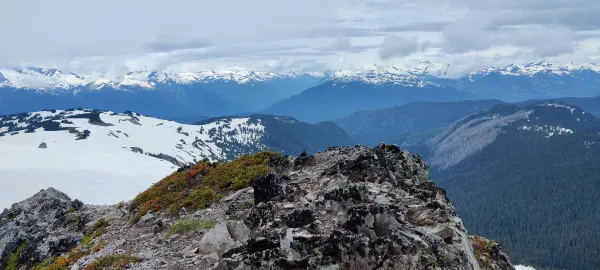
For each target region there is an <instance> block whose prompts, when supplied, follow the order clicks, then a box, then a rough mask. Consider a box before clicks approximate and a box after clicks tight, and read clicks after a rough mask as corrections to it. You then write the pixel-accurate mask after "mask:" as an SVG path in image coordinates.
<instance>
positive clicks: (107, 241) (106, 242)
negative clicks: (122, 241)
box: [92, 240, 110, 253]
mask: <svg viewBox="0 0 600 270" xmlns="http://www.w3.org/2000/svg"><path fill="white" fill-rule="evenodd" d="M108 244H110V241H109V240H102V242H100V243H98V244H97V245H95V246H94V247H93V248H92V252H93V253H96V252H98V251H100V250H101V249H102V248H103V247H105V246H106V245H108Z"/></svg>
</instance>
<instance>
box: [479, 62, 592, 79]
mask: <svg viewBox="0 0 600 270" xmlns="http://www.w3.org/2000/svg"><path fill="white" fill-rule="evenodd" d="M584 70H587V71H592V72H596V73H598V72H600V65H598V64H595V63H588V64H575V63H570V64H567V65H557V64H554V63H550V62H546V61H541V62H537V63H530V64H526V65H514V64H513V65H508V66H506V67H488V68H484V69H479V70H476V71H473V72H471V73H470V74H469V75H468V77H469V78H470V79H475V78H476V77H481V76H485V75H488V74H490V73H498V74H501V75H508V76H535V75H537V74H543V73H546V74H555V75H571V74H572V73H573V72H576V71H584Z"/></svg>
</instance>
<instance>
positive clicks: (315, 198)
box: [0, 145, 514, 270]
mask: <svg viewBox="0 0 600 270" xmlns="http://www.w3.org/2000/svg"><path fill="white" fill-rule="evenodd" d="M270 166H271V168H272V169H273V172H272V173H269V174H267V175H265V176H264V177H261V178H259V179H256V180H255V181H253V183H252V187H250V188H246V189H241V190H238V191H234V192H231V193H230V194H228V195H227V196H224V197H223V198H222V199H221V200H220V201H219V202H217V203H215V204H213V205H212V206H211V207H209V208H207V209H204V210H199V211H195V212H193V213H188V211H186V209H185V208H182V209H181V210H180V211H179V216H178V217H172V216H169V215H166V214H165V213H162V212H161V211H158V212H154V213H148V214H146V215H145V216H143V217H142V218H140V219H139V222H138V223H136V224H132V223H131V221H130V220H131V217H132V213H129V212H128V210H127V209H128V207H126V206H127V205H126V204H125V205H124V204H120V205H115V206H103V207H100V206H83V207H82V205H81V204H80V203H78V202H72V201H70V200H69V199H68V197H66V195H64V194H62V193H59V192H57V191H55V190H53V189H49V190H46V191H42V192H40V193H38V194H36V195H35V196H34V197H32V198H30V199H28V200H27V201H24V202H21V203H18V204H15V205H13V207H12V208H11V209H9V210H5V211H4V212H3V213H2V215H1V216H0V219H1V220H0V237H2V238H0V239H1V242H0V251H1V252H2V258H3V260H2V261H0V263H2V264H0V266H2V265H6V263H7V261H8V259H4V258H8V257H10V256H11V254H15V251H16V250H17V249H18V247H19V246H20V245H21V244H22V243H24V242H25V241H29V244H28V247H27V248H26V250H27V252H24V253H23V254H18V255H19V259H18V262H19V265H27V266H31V265H33V263H35V262H39V261H42V260H43V259H45V258H47V257H48V256H54V255H58V254H61V252H66V250H67V249H68V248H72V247H75V246H77V245H79V246H78V252H80V256H77V257H75V258H74V259H73V260H72V261H71V262H70V263H69V264H68V266H69V267H71V269H80V268H84V267H86V266H89V265H91V264H93V263H94V262H98V261H99V259H100V258H107V257H110V256H114V255H115V254H126V255H127V256H131V257H127V258H129V259H130V260H124V259H122V260H121V261H120V262H121V263H122V264H121V266H128V267H131V268H134V269H219V270H225V269H407V270H410V269H464V270H471V269H477V270H478V269H494V270H496V269H497V270H500V269H502V270H504V269H514V268H513V266H512V265H511V263H510V260H509V258H508V256H507V254H506V253H505V252H504V251H503V250H502V248H501V247H500V246H499V245H497V244H496V243H495V242H493V241H489V240H487V239H484V238H481V237H469V236H468V235H467V231H466V229H465V228H464V226H463V224H462V222H461V220H460V219H459V218H458V217H457V216H456V213H455V211H454V208H453V206H452V205H451V203H450V202H449V200H448V198H447V197H446V193H445V191H444V190H443V189H441V188H438V187H437V186H436V185H435V184H434V183H433V182H431V181H430V180H429V178H428V172H427V169H428V168H427V165H426V164H425V163H424V162H423V160H422V159H421V158H420V157H419V156H410V155H409V154H408V152H406V151H402V150H401V149H399V148H398V147H397V146H394V145H380V146H379V147H376V148H367V147H360V146H357V147H336V148H330V149H328V150H326V151H323V152H321V153H317V154H315V155H313V156H307V155H302V156H300V157H297V158H294V157H287V156H286V157H283V156H281V157H276V158H273V159H272V160H271V162H270ZM185 169H187V168H184V169H183V170H185ZM71 207H72V208H73V209H74V210H71V213H72V214H78V215H82V216H85V221H84V222H83V223H82V224H86V225H84V226H83V227H84V228H79V227H76V226H75V227H74V226H70V225H69V223H68V217H67V216H68V215H69V214H71V213H69V209H71ZM42 209H44V210H46V211H42ZM40 211H41V212H40ZM36 213H37V214H36ZM99 217H103V219H105V220H106V221H107V224H105V226H104V227H103V229H102V231H101V233H93V237H91V238H90V236H91V235H92V234H91V233H90V231H93V232H97V231H99V230H96V228H94V227H98V226H95V225H94V224H96V223H97V222H96V220H97V219H98V218H99ZM94 222H96V223H94ZM43 230H48V232H47V233H43V232H42V231H43ZM86 237H88V238H87V239H84V240H83V241H82V240H81V238H86ZM52 239H54V240H52ZM61 239H62V240H61ZM61 241H62V242H61ZM81 242H85V243H86V244H87V246H82V244H81ZM50 243H62V244H50ZM57 247H60V248H57ZM86 249H89V250H87V251H85V250H86ZM81 250H84V251H85V252H81ZM71 254H72V252H71ZM69 256H71V255H68V256H67V257H69ZM131 258H136V259H135V260H133V259H131ZM100 261H101V260H100ZM108 266H110V265H108ZM113 266H114V265H113ZM64 269H67V268H64Z"/></svg>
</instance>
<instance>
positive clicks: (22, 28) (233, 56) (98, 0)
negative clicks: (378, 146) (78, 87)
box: [0, 0, 600, 72]
mask: <svg viewBox="0 0 600 270" xmlns="http://www.w3.org/2000/svg"><path fill="white" fill-rule="evenodd" d="M598 14H600V1H597V0H298V1H296V0H252V1H248V0H218V1H215V0H211V1H206V0H171V1H164V0H163V1H154V0H126V1H124V0H86V1H81V0H53V1H47V0H35V1H34V0H0V65H4V66H7V65H8V66H20V65H35V66H45V67H57V68H61V69H67V70H71V71H92V70H98V71H106V70H111V71H112V72H126V71H132V70H159V69H162V70H167V71H195V70H203V69H213V68H235V67H239V68H245V69H252V70H259V71H286V70H294V71H322V70H329V69H343V68H349V67H355V66H360V65H372V64H379V65H392V64H396V65H401V64H403V63H408V62H412V61H420V60H430V61H437V62H444V63H451V64H452V65H453V66H456V67H457V69H464V70H465V71H468V70H471V69H474V68H479V67H484V66H488V65H499V66H501V65H505V64H509V63H527V62H532V61H538V60H544V59H545V60H549V61H554V62H559V63H567V62H572V61H573V62H597V61H598V58H599V56H600V47H599V44H600V29H599V27H600V16H598Z"/></svg>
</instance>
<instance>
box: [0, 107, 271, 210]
mask: <svg viewBox="0 0 600 270" xmlns="http://www.w3.org/2000/svg"><path fill="white" fill-rule="evenodd" d="M264 131H265V129H264V126H263V125H261V124H260V120H258V121H257V122H255V123H249V118H247V117H246V118H244V117H239V118H237V117H236V118H230V119H221V120H219V121H214V122H210V123H206V124H203V125H197V126H196V125H183V124H179V123H176V122H171V121H166V120H160V119H156V118H150V117H145V116H141V115H138V114H135V113H112V112H99V111H91V110H72V111H41V112H35V113H28V114H19V115H11V116H4V117H0V155H1V156H3V157H7V158H5V159H3V162H0V175H2V177H0V208H3V207H7V206H9V205H8V204H9V203H12V202H16V201H20V200H22V199H24V198H27V197H28V196H31V195H32V194H34V193H35V192H37V191H38V190H40V189H42V188H47V187H49V186H53V187H56V188H59V189H61V190H63V189H64V190H65V191H66V192H67V193H68V194H69V195H71V196H73V197H75V198H81V197H83V196H84V195H85V198H86V201H90V202H91V203H94V204H106V203H116V202H118V201H119V200H122V199H127V198H132V197H133V196H135V195H136V194H137V193H138V192H140V191H142V190H144V189H145V188H147V187H148V186H150V185H151V184H152V183H154V182H156V181H158V180H160V179H161V178H162V177H164V176H166V175H167V174H169V173H171V172H172V171H174V170H175V169H176V168H178V166H180V165H184V164H189V163H193V162H195V161H199V160H202V159H204V158H208V159H210V160H224V159H225V158H226V157H227V156H228V152H230V151H233V150H235V149H234V148H239V147H250V148H259V149H262V148H263V146H262V145H260V143H259V140H260V139H261V137H262V136H263V134H264ZM96 194H97V195H96ZM107 194H110V195H108V196H107Z"/></svg>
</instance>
